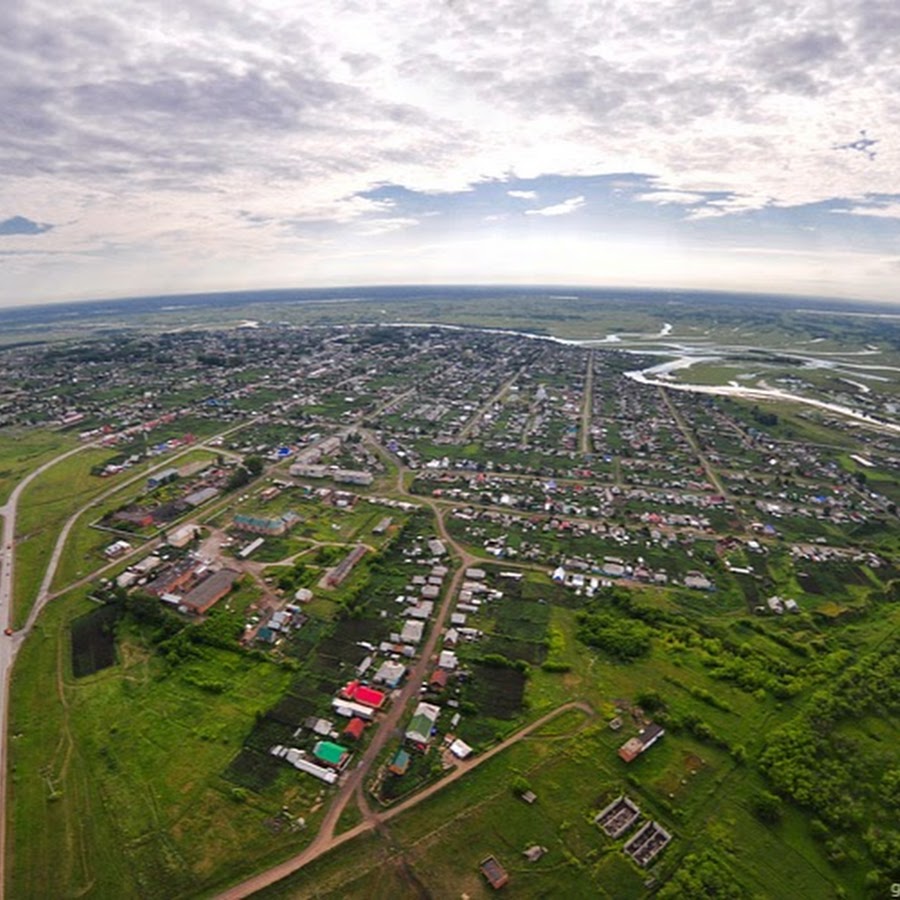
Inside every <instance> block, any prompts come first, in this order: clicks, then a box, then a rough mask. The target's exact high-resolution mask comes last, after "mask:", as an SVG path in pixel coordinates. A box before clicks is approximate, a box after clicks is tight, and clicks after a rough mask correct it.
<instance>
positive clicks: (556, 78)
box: [0, 0, 900, 303]
mask: <svg viewBox="0 0 900 900" xmlns="http://www.w3.org/2000/svg"><path fill="white" fill-rule="evenodd" d="M773 9H774V7H773V6H772V5H771V4H748V3H746V2H745V0H646V2H642V3H627V2H625V3H623V2H617V0H597V2H595V3H585V2H583V0H554V3H552V4H547V3H546V2H544V0H496V2H493V3H490V4H486V3H476V2H474V0H454V2H452V3H437V4H421V3H414V2H412V0H396V2H395V3H391V4H366V3H360V2H359V0H330V2H329V3H327V4H325V3H324V2H322V0H310V2H309V3H305V4H291V3H288V2H286V0H181V2H179V3H173V2H171V0H142V2H140V3H138V2H137V0H120V2H117V3H109V2H106V0H68V2H66V3H65V4H58V3H54V2H52V0H28V2H21V3H0V120H2V121H0V168H2V171H3V173H4V178H3V181H2V183H0V205H2V208H3V209H7V210H27V211H28V214H29V216H30V217H32V219H33V222H34V224H37V223H40V222H66V223H69V222H71V223H73V224H71V225H69V224H67V225H66V227H65V228H61V227H56V228H52V229H51V228H50V227H48V228H46V229H45V231H46V233H45V234H44V236H43V237H42V238H41V247H42V249H43V248H44V247H45V245H46V249H47V251H48V252H53V253H56V254H58V258H59V259H60V260H61V262H60V269H58V270H55V271H54V272H52V273H45V272H44V270H42V269H41V267H40V264H39V261H38V260H37V259H36V258H33V257H26V256H24V255H22V256H20V257H19V259H18V263H17V265H18V266H19V268H20V269H21V271H22V273H23V275H22V280H21V281H20V282H18V283H16V284H11V283H8V282H7V283H5V284H4V286H3V288H2V289H0V303H3V302H5V301H13V300H14V301H16V302H20V301H21V300H22V299H23V298H24V299H45V298H46V297H48V296H50V295H53V296H57V295H59V294H60V292H61V291H62V290H63V289H62V288H61V287H60V285H61V284H65V285H71V290H72V291H76V290H77V291H81V290H86V291H89V292H92V293H99V292H113V293H123V292H130V291H135V292H140V291H142V290H144V287H145V285H147V284H148V283H149V280H150V279H151V277H152V278H153V279H156V278H165V279H166V280H167V282H168V283H171V284H172V285H173V286H174V287H175V288H178V287H179V286H180V284H181V282H182V281H183V280H184V279H194V282H193V284H195V285H199V286H202V285H205V284H213V283H214V284H215V285H216V286H220V285H221V286H227V284H225V283H224V282H223V279H226V276H227V277H228V278H231V277H234V274H233V273H234V272H235V271H237V272H239V273H245V272H246V273H248V275H247V277H249V273H263V274H265V273H266V272H269V273H271V274H270V275H269V276H267V277H271V278H272V279H286V278H289V277H292V276H291V275H290V273H291V272H292V271H295V270H294V269H291V268H290V266H285V264H284V261H285V260H286V259H287V260H293V259H299V258H300V256H301V255H302V256H303V259H302V261H303V265H302V266H299V265H298V267H297V269H296V271H298V272H300V273H301V275H303V276H304V277H305V273H307V272H312V271H316V272H325V271H326V270H328V263H327V260H326V257H325V256H324V255H323V256H321V257H318V256H315V253H317V252H321V253H322V254H325V253H326V251H327V252H330V251H328V250H327V248H328V247H330V246H331V244H330V242H332V241H335V242H340V241H341V240H346V241H347V242H348V243H350V244H352V243H353V242H354V241H356V240H357V239H358V240H360V241H363V242H365V244H366V247H367V248H368V249H367V250H366V253H369V254H371V255H369V256H366V257H365V258H366V260H367V265H370V268H369V269H366V270H359V272H358V277H361V278H365V277H369V275H370V276H371V277H376V276H377V275H378V272H379V271H380V269H379V266H384V267H386V266H388V265H390V266H391V267H392V268H391V272H392V273H394V272H395V271H396V266H398V265H400V264H401V263H402V262H403V260H410V261H409V262H407V263H406V264H407V265H408V266H409V267H410V268H409V269H408V276H409V278H410V279H411V280H415V279H416V277H417V272H416V271H415V269H414V268H413V266H414V265H415V263H414V262H412V261H411V260H413V259H414V257H413V255H412V254H410V255H409V256H400V257H399V259H400V261H399V262H398V260H397V257H395V256H391V254H392V253H395V251H396V247H397V246H398V244H399V243H401V242H402V241H403V240H408V241H409V242H410V244H409V246H410V248H412V243H411V242H412V241H415V240H419V239H421V235H423V234H427V235H428V239H429V240H437V237H438V236H439V235H442V236H443V238H445V239H447V240H449V239H450V238H451V237H452V236H453V229H454V228H457V229H473V228H477V226H476V225H474V224H473V223H485V222H488V223H491V225H492V228H493V229H494V231H495V232H499V231H504V232H505V233H509V234H510V235H514V234H515V233H516V232H515V229H516V228H517V227H522V225H521V223H522V222H523V217H522V216H521V215H519V214H518V213H519V212H520V210H518V209H517V210H515V211H514V214H511V215H509V216H508V218H504V219H501V218H498V217H499V216H504V215H507V214H509V213H510V207H515V206H518V205H519V202H520V201H521V202H523V203H524V204H525V206H523V207H522V208H523V209H525V212H526V213H527V214H528V215H529V216H530V217H531V219H530V220H528V221H527V226H528V227H531V228H532V229H538V228H539V227H540V226H539V224H538V223H539V222H540V221H541V219H542V218H544V217H547V218H551V219H552V218H553V217H554V216H559V215H565V214H569V213H572V212H575V211H576V210H579V215H578V216H575V217H572V219H571V221H570V222H569V223H567V224H568V225H569V226H570V227H574V226H575V225H576V224H577V225H579V226H585V227H586V226H588V225H589V226H590V227H591V228H592V229H593V231H592V234H594V235H598V236H602V235H608V234H609V233H611V232H612V231H615V230H616V229H618V228H626V229H627V230H628V232H629V234H632V235H634V236H635V239H636V240H637V239H638V238H640V237H645V238H647V237H655V236H657V235H658V234H660V233H662V232H665V234H666V235H667V237H669V238H671V239H673V240H676V241H684V242H689V241H690V240H691V239H692V236H693V235H695V234H697V233H700V231H701V230H703V229H705V231H703V233H704V235H706V236H707V237H709V235H710V234H711V233H712V232H713V230H714V228H715V227H719V228H723V229H724V228H725V226H726V225H728V226H729V227H731V226H734V227H736V223H738V221H739V220H747V221H749V220H750V219H752V218H753V217H754V216H757V217H766V216H772V215H775V213H776V211H778V210H782V211H789V210H797V209H805V208H811V207H812V206H813V205H815V204H818V203H824V202H826V201H828V200H831V199H833V198H860V199H858V200H855V201H848V204H845V207H846V208H845V212H847V213H849V212H850V211H851V209H850V207H853V209H852V211H853V213H854V215H853V217H852V221H853V225H854V226H856V227H854V228H852V229H850V226H849V224H848V226H846V227H847V228H848V229H850V232H852V233H850V232H848V235H849V236H848V238H847V239H848V240H852V241H857V242H859V241H864V240H869V236H870V235H872V234H875V231H874V230H872V229H874V228H875V226H877V225H879V223H880V224H881V225H882V226H884V227H888V226H890V224H891V221H892V220H893V218H894V216H893V215H892V214H891V213H890V210H891V208H892V207H890V206H889V205H887V204H883V205H882V206H878V205H877V204H872V203H869V202H866V201H865V200H864V198H866V197H870V196H874V195H887V194H890V193H891V192H892V191H893V190H894V189H895V187H894V186H895V184H896V172H897V170H898V167H900V148H898V146H897V145H896V142H893V143H892V142H891V141H890V140H889V135H891V134H893V133H895V132H896V131H897V128H898V127H900V126H898V120H900V101H898V100H897V98H898V97H900V40H897V35H898V34H900V6H898V4H897V3H895V2H892V0H848V3H846V4H843V5H841V9H840V11H839V13H838V12H836V11H835V9H834V4H833V3H832V2H831V0H781V2H780V3H779V4H777V15H776V14H773ZM698 48H702V52H700V51H699V50H698ZM863 128H869V129H870V131H871V133H872V134H873V136H874V137H873V138H872V139H871V140H875V139H877V138H879V137H880V139H881V142H880V143H879V144H878V146H877V151H878V152H877V154H876V155H875V157H874V158H869V157H868V156H867V155H866V153H865V152H863V151H864V150H865V149H870V150H871V148H870V147H863V146H862V144H860V143H859V142H860V140H870V139H868V138H865V137H864V136H863V138H860V133H861V129H863ZM836 147H846V148H848V149H850V150H853V149H856V150H859V151H860V152H847V151H846V150H845V151H843V152H838V151H836V150H835V149H834V148H836ZM542 176H555V177H557V178H558V179H559V181H558V182H556V183H554V184H553V185H552V186H548V189H547V190H545V185H544V183H543V182H542V181H541V180H540V179H541V177H542ZM613 176H616V177H618V178H619V180H620V181H621V188H620V191H621V192H620V193H619V194H613V193H612V192H611V191H610V190H609V189H608V188H609V184H608V181H607V180H608V179H610V178H612V177H613ZM385 185H390V186H392V188H393V190H394V192H395V194H396V196H394V195H391V197H390V199H393V200H395V205H394V206H388V205H386V204H385V203H384V202H383V201H385V199H386V197H385V195H383V194H379V193H378V191H379V189H380V188H381V187H383V186H385ZM551 188H552V189H551ZM491 189H492V190H491ZM402 190H406V191H407V192H408V194H406V195H403V194H402ZM565 198H569V199H568V200H567V199H565ZM578 198H581V201H580V202H576V201H578ZM432 201H433V206H432ZM511 201H514V202H511ZM539 203H541V204H544V205H543V206H542V208H540V209H529V208H526V207H527V206H528V204H533V205H535V206H537V205H538V204H539ZM856 207H859V209H856ZM432 208H433V209H435V210H440V212H441V214H440V215H436V216H433V217H431V218H430V219H429V215H428V213H429V210H431V209H432ZM237 210H242V211H243V214H238V213H237V212H236V211H237ZM873 210H874V211H873ZM604 216H605V218H604ZM824 218H828V219H830V220H831V224H830V225H829V226H828V227H829V228H830V229H831V233H832V234H837V232H838V231H839V229H840V227H841V222H842V220H847V221H848V223H849V221H850V220H849V219H848V216H846V215H845V216H835V215H831V216H827V217H824ZM862 220H865V223H866V227H865V228H862V227H859V223H860V222H861V221H862ZM876 220H878V221H876ZM29 221H31V220H29ZM754 221H755V222H757V220H754ZM517 223H518V224H517ZM757 224H758V222H757ZM809 225H810V223H809V222H807V221H804V222H802V223H800V224H799V225H797V224H795V223H793V221H792V220H791V219H790V217H789V216H788V215H787V213H786V214H785V217H784V218H783V219H782V221H781V231H780V232H778V233H776V231H775V230H772V231H771V232H768V234H769V239H770V240H771V241H773V242H781V243H782V244H784V243H790V242H792V241H796V240H797V232H796V229H799V228H803V227H807V226H809ZM38 227H41V228H43V227H44V226H40V225H38ZM17 234H18V235H19V236H20V237H19V239H18V242H19V243H21V244H24V243H25V242H26V241H25V237H22V235H26V236H27V232H17ZM382 237H383V238H384V245H383V246H384V253H383V255H382V256H381V257H378V256H377V255H376V254H375V251H374V249H373V248H375V247H376V245H377V244H378V240H379V239H380V238H382ZM873 240H874V239H873ZM878 240H882V238H881V237H879V238H878ZM8 243H9V244H10V245H12V243H14V242H13V241H9V242H8ZM872 246H875V245H874V244H872ZM315 248H319V249H318V250H317V249H315ZM322 248H325V249H322ZM23 249H24V248H23ZM354 252H355V251H354ZM879 252H880V245H879ZM128 254H133V259H134V260H140V261H141V264H140V265H139V266H135V265H130V266H126V265H124V263H123V262H122V261H123V260H124V259H125V257H126V256H127V255H128ZM6 259H10V257H7V258H6ZM63 260H64V261H66V264H71V265H72V266H74V267H75V268H73V269H72V270H71V271H72V274H73V276H74V275H77V276H78V277H77V278H76V277H73V278H72V279H71V280H70V279H68V278H66V277H65V274H66V273H65V270H64V268H63V262H62V261H63ZM73 260H74V262H73ZM91 260H93V263H91ZM223 260H226V261H227V260H233V263H227V264H226V263H225V262H223ZM91 265H93V266H94V269H93V271H94V273H95V275H94V276H92V275H91V271H92V270H91V268H90V267H91ZM229 266H232V267H233V268H229ZM329 271H330V270H329ZM123 273H124V274H123ZM366 273H369V275H367V274H366ZM51 274H52V278H51ZM637 274H640V272H638V273H637ZM673 274H679V277H681V273H680V270H679V271H678V273H675V271H674V270H673ZM61 275H62V276H63V277H60V276H61ZM241 277H244V276H243V274H241ZM323 277H324V276H323ZM114 278H124V279H125V282H124V283H118V282H116V283H113V282H112V281H111V279H114ZM128 279H131V280H128ZM760 279H761V280H765V278H764V276H763V275H762V274H761V275H760ZM282 283H284V282H282ZM769 286H771V285H769ZM148 289H150V288H148ZM152 289H156V282H154V286H153V288H152ZM884 290H885V291H886V292H887V291H888V288H887V286H885V288H884Z"/></svg>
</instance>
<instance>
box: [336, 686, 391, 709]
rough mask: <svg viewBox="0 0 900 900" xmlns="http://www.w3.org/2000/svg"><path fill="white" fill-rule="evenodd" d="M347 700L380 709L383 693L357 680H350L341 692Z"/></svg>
mask: <svg viewBox="0 0 900 900" xmlns="http://www.w3.org/2000/svg"><path fill="white" fill-rule="evenodd" d="M341 693H342V694H343V695H344V696H345V697H346V698H347V699H348V700H355V701H356V702H357V703H362V705H363V706H371V707H372V709H380V708H381V707H382V705H383V704H384V693H383V692H382V691H376V690H375V689H374V688H370V687H366V686H365V685H364V684H360V683H359V682H358V681H351V682H349V683H348V684H347V686H346V687H345V688H344V690H343V691H342V692H341Z"/></svg>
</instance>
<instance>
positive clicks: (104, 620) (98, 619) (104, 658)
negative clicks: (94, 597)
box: [71, 606, 121, 678]
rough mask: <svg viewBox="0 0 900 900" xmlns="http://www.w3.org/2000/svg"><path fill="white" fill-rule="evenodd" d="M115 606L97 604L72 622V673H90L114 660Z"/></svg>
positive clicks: (117, 615)
mask: <svg viewBox="0 0 900 900" xmlns="http://www.w3.org/2000/svg"><path fill="white" fill-rule="evenodd" d="M120 615H121V610H120V609H119V607H118V606H101V607H100V608H99V609H95V610H93V612H89V613H88V614H87V615H85V616H80V617H79V618H77V619H75V620H74V621H73V622H72V625H71V629H72V674H73V675H74V676H75V677H76V678H82V677H84V676H85V675H93V674H94V672H99V671H100V670H101V669H106V668H108V667H109V666H112V665H114V664H115V662H116V622H118V620H119V616H120Z"/></svg>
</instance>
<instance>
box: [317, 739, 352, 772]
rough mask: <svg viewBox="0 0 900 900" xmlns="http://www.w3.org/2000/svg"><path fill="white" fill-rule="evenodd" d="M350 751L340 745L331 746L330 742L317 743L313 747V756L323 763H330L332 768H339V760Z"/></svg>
mask: <svg viewBox="0 0 900 900" xmlns="http://www.w3.org/2000/svg"><path fill="white" fill-rule="evenodd" d="M349 752H350V751H349V750H348V749H347V748H346V747H342V746H341V745H340V744H333V743H332V742H331V741H319V742H318V743H317V744H316V746H315V747H313V754H314V755H315V756H318V757H319V759H321V760H322V761H323V762H327V763H330V764H331V765H333V766H339V765H340V764H341V760H342V759H343V758H344V757H345V756H346V755H347V754H348V753H349Z"/></svg>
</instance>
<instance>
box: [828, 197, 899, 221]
mask: <svg viewBox="0 0 900 900" xmlns="http://www.w3.org/2000/svg"><path fill="white" fill-rule="evenodd" d="M831 212H832V213H835V214H839V215H847V216H874V217H875V218H879V219H898V220H900V200H895V201H894V202H893V203H880V204H872V205H866V204H855V205H853V206H849V207H847V208H846V209H833V210H831Z"/></svg>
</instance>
